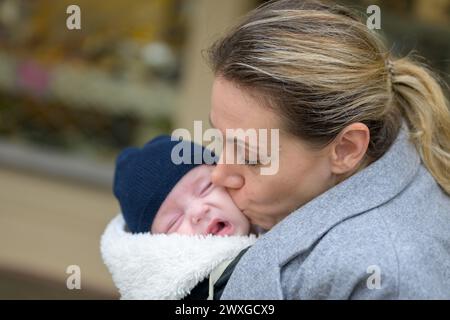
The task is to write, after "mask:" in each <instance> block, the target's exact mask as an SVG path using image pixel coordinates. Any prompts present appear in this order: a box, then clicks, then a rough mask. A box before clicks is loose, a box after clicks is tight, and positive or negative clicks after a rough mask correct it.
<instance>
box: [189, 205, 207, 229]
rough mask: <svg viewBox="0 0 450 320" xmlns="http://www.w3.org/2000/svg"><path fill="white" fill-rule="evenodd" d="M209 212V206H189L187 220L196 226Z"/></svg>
mask: <svg viewBox="0 0 450 320" xmlns="http://www.w3.org/2000/svg"><path fill="white" fill-rule="evenodd" d="M208 212H209V206H208V205H206V204H201V205H196V206H191V207H190V208H189V211H188V213H187V214H188V215H189V218H190V219H191V221H192V223H193V224H198V223H199V222H200V221H201V220H202V219H204V218H205V216H206V215H207V214H208Z"/></svg>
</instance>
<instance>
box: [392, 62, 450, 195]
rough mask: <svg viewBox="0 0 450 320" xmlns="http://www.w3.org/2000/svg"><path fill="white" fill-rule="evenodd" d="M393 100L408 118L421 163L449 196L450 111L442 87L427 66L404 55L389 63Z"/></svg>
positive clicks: (411, 136)
mask: <svg viewBox="0 0 450 320" xmlns="http://www.w3.org/2000/svg"><path fill="white" fill-rule="evenodd" d="M391 68H392V72H391V77H392V79H391V83H392V91H393V94H394V103H395V104H396V105H397V106H398V107H399V108H400V112H401V113H402V115H403V117H404V118H405V119H406V120H407V124H408V127H409V130H410V138H411V140H412V142H413V143H414V145H415V147H416V149H417V151H418V152H419V154H420V157H421V159H422V162H423V163H424V165H425V166H426V167H427V169H428V170H429V171H430V173H431V174H432V175H433V177H434V178H435V180H436V181H437V183H438V184H439V185H440V186H441V187H442V189H443V190H444V191H445V192H446V193H447V194H449V195H450V110H449V104H448V100H447V99H446V97H445V95H444V93H443V91H442V88H441V86H440V85H439V83H438V82H437V80H436V79H435V78H434V77H433V75H432V73H431V72H430V71H429V70H427V69H426V67H424V66H422V65H419V64H418V63H415V62H413V61H412V60H411V59H410V58H408V57H405V58H401V59H399V60H396V61H394V62H391Z"/></svg>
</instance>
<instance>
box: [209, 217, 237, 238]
mask: <svg viewBox="0 0 450 320" xmlns="http://www.w3.org/2000/svg"><path fill="white" fill-rule="evenodd" d="M233 231H234V228H233V226H232V225H231V223H229V222H228V221H224V220H219V219H214V220H212V221H211V223H210V224H209V226H208V229H207V230H206V234H212V235H215V236H225V235H231V234H233Z"/></svg>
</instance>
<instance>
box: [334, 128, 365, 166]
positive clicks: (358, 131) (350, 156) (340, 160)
mask: <svg viewBox="0 0 450 320" xmlns="http://www.w3.org/2000/svg"><path fill="white" fill-rule="evenodd" d="M369 141H370V131H369V128H368V127H367V126H366V125H365V124H363V123H361V122H356V123H352V124H350V125H348V126H347V127H345V128H344V129H343V130H342V131H341V132H340V133H339V135H338V136H337V137H336V139H335V140H334V141H333V143H332V145H331V167H332V172H333V173H334V174H344V175H347V174H349V175H351V174H352V173H353V172H355V171H357V170H358V169H359V166H360V163H361V162H362V159H363V158H364V156H365V154H366V151H367V148H368V146H369Z"/></svg>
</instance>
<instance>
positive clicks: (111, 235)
mask: <svg viewBox="0 0 450 320" xmlns="http://www.w3.org/2000/svg"><path fill="white" fill-rule="evenodd" d="M255 241H256V236H254V235H250V236H225V237H222V236H212V235H207V236H201V235H195V236H188V235H181V234H169V235H167V234H155V235H152V234H151V233H139V234H132V233H130V232H127V231H126V230H125V221H124V219H123V217H122V215H118V216H117V217H115V218H114V219H113V220H112V221H111V222H110V223H109V224H108V226H107V227H106V230H105V232H104V234H103V235H102V238H101V245H100V247H101V253H102V257H103V261H104V262H105V264H106V266H107V267H108V269H109V271H110V272H111V274H112V278H113V281H114V283H115V285H116V287H117V288H118V289H119V292H120V294H121V299H182V298H183V297H185V296H186V295H188V294H189V293H190V292H191V290H192V289H193V288H194V287H195V286H196V285H197V284H198V283H199V282H200V281H202V280H204V279H205V278H206V277H207V276H208V275H209V274H210V273H211V272H212V271H213V270H214V269H215V268H216V267H220V266H219V265H220V264H222V263H223V262H224V261H227V260H231V259H233V258H234V257H236V256H237V255H238V254H239V252H240V251H241V250H243V249H245V248H247V247H248V246H251V245H252V244H253V243H254V242H255Z"/></svg>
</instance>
